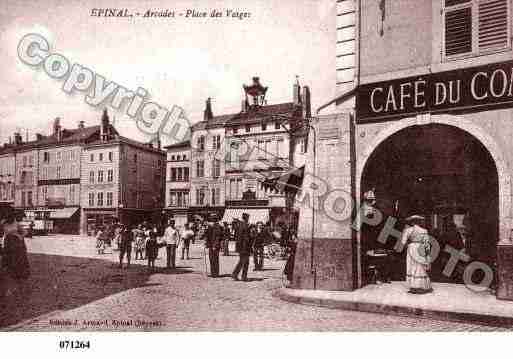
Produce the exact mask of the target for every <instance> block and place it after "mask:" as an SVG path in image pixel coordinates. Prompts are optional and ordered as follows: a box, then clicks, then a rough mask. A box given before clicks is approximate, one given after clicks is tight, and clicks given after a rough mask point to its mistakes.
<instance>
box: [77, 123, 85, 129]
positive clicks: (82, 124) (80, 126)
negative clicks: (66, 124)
mask: <svg viewBox="0 0 513 359" xmlns="http://www.w3.org/2000/svg"><path fill="white" fill-rule="evenodd" d="M84 127H85V122H84V121H78V128H80V129H83V128H84Z"/></svg>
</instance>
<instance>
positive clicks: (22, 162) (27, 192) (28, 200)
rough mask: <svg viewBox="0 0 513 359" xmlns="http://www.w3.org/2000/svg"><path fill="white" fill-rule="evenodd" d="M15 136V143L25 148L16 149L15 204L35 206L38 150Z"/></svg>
mask: <svg viewBox="0 0 513 359" xmlns="http://www.w3.org/2000/svg"><path fill="white" fill-rule="evenodd" d="M18 136H20V139H19V140H17V138H16V136H15V144H19V145H21V146H23V147H24V148H19V149H17V151H16V181H15V186H16V190H15V198H14V206H15V207H16V208H20V209H30V208H33V207H34V206H35V205H36V203H37V180H38V151H37V149H34V148H33V147H32V146H31V145H30V144H27V145H23V144H22V143H21V135H18Z"/></svg>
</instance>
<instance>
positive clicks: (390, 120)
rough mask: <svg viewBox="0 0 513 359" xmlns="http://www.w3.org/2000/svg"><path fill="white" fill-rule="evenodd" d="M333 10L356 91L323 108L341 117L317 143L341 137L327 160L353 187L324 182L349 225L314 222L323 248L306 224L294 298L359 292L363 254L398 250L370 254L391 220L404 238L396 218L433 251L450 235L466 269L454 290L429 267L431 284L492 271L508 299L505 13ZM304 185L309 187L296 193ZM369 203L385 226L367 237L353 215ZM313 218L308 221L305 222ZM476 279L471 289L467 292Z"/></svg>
mask: <svg viewBox="0 0 513 359" xmlns="http://www.w3.org/2000/svg"><path fill="white" fill-rule="evenodd" d="M341 3H344V4H345V5H344V6H346V7H347V8H352V9H354V14H355V21H354V22H355V24H354V26H355V29H356V31H355V48H354V50H355V51H354V54H355V57H354V62H353V63H352V64H351V66H354V68H355V71H354V76H353V77H351V79H348V80H347V81H352V83H354V86H353V87H351V88H348V89H347V90H344V91H343V92H339V97H337V98H336V99H334V100H332V101H330V102H328V103H327V105H332V104H333V105H336V106H337V109H338V110H339V111H340V110H342V109H344V110H345V111H346V112H347V115H346V116H341V118H339V120H338V121H335V122H333V121H331V120H330V119H329V118H328V117H327V116H321V117H320V118H319V119H317V121H316V126H317V131H318V132H323V131H325V130H326V128H330V126H331V127H333V128H335V127H337V128H339V129H341V131H342V132H341V135H340V138H339V145H340V147H339V148H340V149H341V150H340V152H337V153H338V157H337V158H334V157H332V156H330V155H328V156H327V157H328V158H331V159H332V160H336V161H337V162H338V163H339V164H340V167H341V168H342V167H343V166H344V165H347V164H348V170H347V174H349V176H342V177H340V178H339V179H334V178H328V179H326V178H325V179H326V181H327V182H328V186H329V187H330V188H331V189H339V190H342V191H345V192H347V193H350V194H351V196H352V197H353V199H354V207H353V208H354V210H353V211H352V214H351V216H350V218H347V219H346V220H345V221H335V220H333V218H328V217H329V216H327V215H326V213H317V214H316V215H315V214H314V216H316V217H317V219H315V220H314V221H313V223H314V227H315V228H316V229H317V232H322V236H321V235H318V234H316V233H315V235H312V231H311V226H309V225H307V224H306V223H307V222H308V223H310V222H309V221H308V220H305V221H303V222H304V223H305V224H304V225H303V227H302V228H301V227H300V233H299V235H300V237H301V241H300V245H299V247H298V257H297V258H298V260H297V261H296V266H295V278H294V286H295V287H297V288H310V289H313V288H315V289H327V290H354V289H357V288H360V287H362V286H365V285H367V284H368V283H369V275H368V273H369V272H368V270H369V258H368V253H369V251H371V250H374V249H383V248H388V247H387V246H388V245H389V244H392V245H393V244H395V241H396V239H395V238H394V236H393V235H392V236H389V237H388V239H387V243H385V244H384V245H383V244H381V243H377V241H376V238H377V235H376V231H377V230H376V228H378V229H379V230H381V229H382V228H383V226H384V223H385V222H384V221H385V220H386V218H388V217H394V218H397V220H398V221H397V223H396V224H395V225H394V227H393V228H394V229H396V230H397V231H400V230H401V229H402V227H401V225H402V220H403V219H404V218H406V217H407V216H409V215H412V214H419V215H423V216H424V217H425V218H426V221H427V226H428V228H429V230H430V231H431V232H432V233H433V234H435V237H436V238H437V239H439V241H440V238H447V237H446V236H447V235H448V234H449V233H450V230H451V228H452V226H455V227H456V229H457V230H458V232H459V233H460V234H461V237H462V242H463V243H462V244H461V246H462V248H461V250H465V253H466V254H467V255H469V257H470V259H469V261H468V262H465V261H460V264H462V271H461V272H460V273H459V275H456V276H455V277H451V278H446V277H444V276H443V275H441V270H442V268H438V267H437V264H436V263H435V264H434V265H433V274H432V280H434V281H444V282H455V283H462V279H461V278H462V274H463V270H464V269H465V267H466V266H467V265H468V264H469V263H473V262H476V263H477V262H479V263H484V264H485V265H486V266H488V267H489V268H491V269H492V270H493V275H494V277H493V279H492V283H491V285H492V287H495V288H496V295H497V297H498V298H500V299H513V286H512V284H513V276H512V273H513V270H512V269H513V268H512V267H513V244H512V241H511V229H512V212H511V207H512V193H511V179H512V178H511V176H512V172H511V171H512V164H513V162H512V161H513V155H512V154H513V144H512V141H511V135H512V132H513V110H512V100H513V51H512V30H513V18H512V16H511V14H512V10H513V9H512V6H513V1H511V0H416V1H409V0H394V1H389V0H383V1H372V0H361V1H351V0H345V1H339V2H337V4H338V6H339V7H341V5H340V4H341ZM348 4H350V5H351V6H349V5H348ZM344 14H345V15H347V14H346V13H344ZM344 14H338V16H341V15H344ZM343 28H344V27H343V26H342V27H339V28H338V29H337V32H338V33H341V31H342V30H343ZM338 57H339V54H337V58H338ZM348 83H349V82H348ZM338 88H339V89H340V84H338ZM352 104H354V108H352V109H351V105H352ZM327 105H326V106H323V107H322V109H324V108H325V107H327ZM347 109H349V110H347ZM317 142H318V143H317V145H316V148H317V149H318V150H319V149H320V150H321V151H322V148H323V146H325V144H326V141H324V140H323V139H322V136H320V139H318V141H317ZM342 143H346V144H347V146H346V145H343V144H342ZM335 145H336V144H335ZM309 154H310V155H311V151H309ZM323 166H326V164H325V163H324V161H322V160H321V161H320V163H319V164H317V167H316V168H315V169H314V168H312V165H311V164H310V166H308V165H307V171H308V170H309V169H308V167H310V171H312V170H317V173H322V168H323ZM321 176H322V175H321ZM323 178H324V177H323ZM348 179H349V180H348ZM308 184H309V182H308V180H307V179H306V178H305V182H304V183H303V187H304V188H305V186H307V185H308ZM370 194H372V195H373V196H372V198H374V197H375V198H376V199H375V201H374V202H373V205H374V206H375V207H377V208H378V209H379V210H380V211H381V212H382V213H383V214H384V218H385V220H383V221H382V223H381V224H380V225H379V226H377V227H376V228H375V229H371V228H370V226H368V225H366V224H365V223H363V225H361V229H360V230H356V229H355V228H357V227H359V226H358V224H362V222H365V220H363V221H362V220H361V219H360V220H358V218H359V216H357V214H358V213H361V212H360V211H362V208H363V209H365V207H366V205H367V202H368V199H369V198H370ZM313 212H314V211H312V210H308V209H306V210H304V211H303V212H302V213H303V215H302V218H303V219H310V217H311V216H312V213H313ZM315 212H319V211H315ZM300 223H301V219H300ZM353 223H356V226H352V224H353ZM319 229H322V231H321V230H319ZM377 232H379V231H377ZM396 234H397V232H396ZM444 236H445V237H444ZM312 237H313V240H312ZM341 237H343V238H341ZM327 239H335V241H327ZM443 244H445V243H442V251H443V249H444V247H443ZM312 247H313V249H312ZM401 261H402V259H401V257H400V256H397V260H396V261H395V262H394V264H392V265H391V269H392V271H393V273H392V277H393V278H392V279H393V280H404V271H405V268H404V266H405V264H404V263H403V262H401ZM439 272H440V273H439ZM484 279H485V278H484V277H483V275H479V274H478V275H476V276H474V277H473V281H474V283H479V282H480V281H481V280H484Z"/></svg>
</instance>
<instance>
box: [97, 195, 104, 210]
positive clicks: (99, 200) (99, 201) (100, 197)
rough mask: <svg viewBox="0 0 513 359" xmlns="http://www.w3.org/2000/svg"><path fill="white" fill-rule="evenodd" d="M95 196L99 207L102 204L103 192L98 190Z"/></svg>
mask: <svg viewBox="0 0 513 359" xmlns="http://www.w3.org/2000/svg"><path fill="white" fill-rule="evenodd" d="M97 196H98V197H97V205H98V207H101V206H103V192H98V195H97Z"/></svg>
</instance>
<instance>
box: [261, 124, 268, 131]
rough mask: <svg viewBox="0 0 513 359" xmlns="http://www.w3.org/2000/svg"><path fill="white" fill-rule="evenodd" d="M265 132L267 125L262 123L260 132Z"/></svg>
mask: <svg viewBox="0 0 513 359" xmlns="http://www.w3.org/2000/svg"><path fill="white" fill-rule="evenodd" d="M265 130H267V123H265V122H262V131H265Z"/></svg>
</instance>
